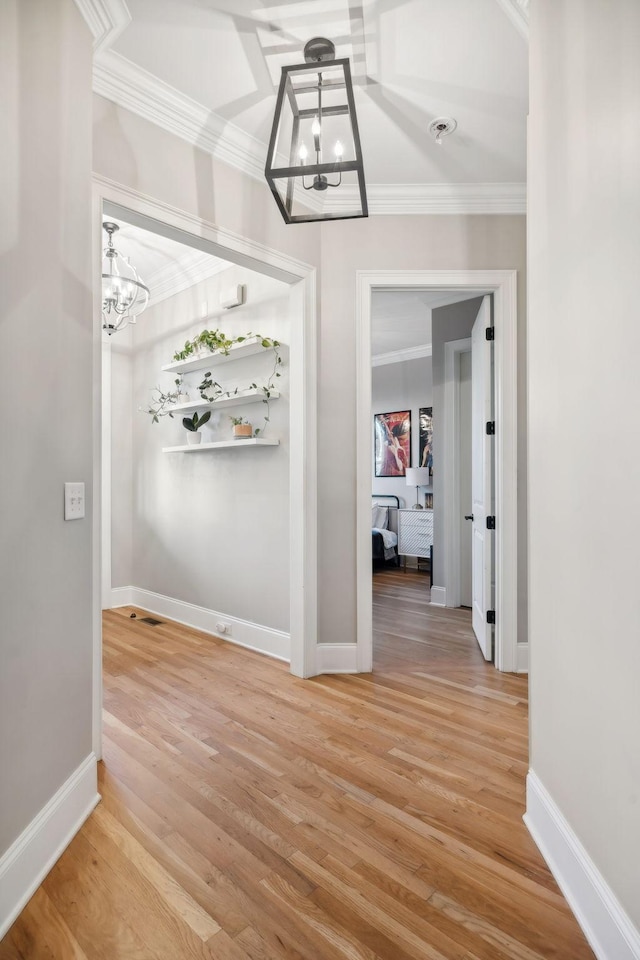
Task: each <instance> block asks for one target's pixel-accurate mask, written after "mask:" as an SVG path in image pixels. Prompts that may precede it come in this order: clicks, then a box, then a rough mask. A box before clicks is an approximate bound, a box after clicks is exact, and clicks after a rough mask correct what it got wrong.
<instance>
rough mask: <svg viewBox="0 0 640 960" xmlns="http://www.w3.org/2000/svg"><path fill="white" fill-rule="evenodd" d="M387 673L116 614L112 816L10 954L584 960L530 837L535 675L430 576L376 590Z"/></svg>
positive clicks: (392, 580)
mask: <svg viewBox="0 0 640 960" xmlns="http://www.w3.org/2000/svg"><path fill="white" fill-rule="evenodd" d="M374 597H375V599H374V602H375V617H374V619H375V623H376V643H375V649H376V654H375V657H376V659H375V672H374V673H373V675H369V676H360V677H353V676H333V677H321V678H318V679H315V680H312V681H302V680H298V679H295V678H293V677H291V676H290V674H289V673H288V669H287V667H286V666H285V665H284V664H281V663H277V662H275V661H272V660H268V659H267V658H265V657H261V656H259V655H256V654H253V653H250V652H247V651H244V650H242V649H240V648H237V647H233V646H231V645H230V644H226V643H224V642H222V641H218V640H216V639H213V638H211V637H208V636H205V635H204V634H201V633H199V632H198V631H196V630H190V629H187V628H185V627H180V626H177V625H175V624H172V623H169V622H167V623H164V624H163V625H162V626H157V627H151V626H147V625H145V624H142V623H140V622H137V621H135V620H130V619H129V616H128V614H129V612H130V611H129V609H128V608H124V609H121V610H114V611H110V612H108V613H107V614H105V618H104V623H105V684H106V686H105V761H104V764H101V771H100V791H101V793H102V797H103V801H102V803H101V804H100V805H99V806H98V808H97V809H96V811H95V813H94V814H93V815H92V816H91V817H90V819H89V821H88V822H87V823H86V825H85V826H84V827H83V829H82V830H81V831H80V833H79V834H78V836H77V837H76V838H75V839H74V841H73V842H72V843H71V845H70V847H69V848H68V850H67V851H66V852H65V853H64V854H63V856H62V857H61V859H60V860H59V861H58V863H57V865H56V866H55V867H54V869H53V870H52V871H51V873H50V874H49V876H48V877H47V879H46V880H45V882H44V884H43V885H42V887H41V888H40V890H39V891H38V892H37V893H36V895H35V896H34V897H33V898H32V900H31V902H30V903H29V905H28V906H27V907H26V909H25V910H24V911H23V913H22V915H21V916H20V918H19V919H18V921H17V922H16V923H15V924H14V926H13V928H12V929H11V931H10V932H9V934H8V935H7V936H6V937H5V939H4V940H3V942H2V944H0V960H45V958H46V960H119V958H122V960H191V958H198V960H206V958H215V960H285V958H286V960H343V958H349V960H375V958H381V960H408V958H413V960H507V958H508V960H540V958H543V960H550V958H557V960H582V958H591V957H592V956H593V955H592V953H591V951H590V950H589V948H588V947H587V945H586V943H585V941H584V938H583V936H582V934H581V932H580V930H579V928H578V926H577V924H576V922H575V920H574V919H573V917H572V915H571V913H570V912H569V910H568V908H567V906H566V904H565V901H564V900H563V898H562V896H561V895H560V893H559V891H558V889H557V887H556V885H555V883H554V881H553V879H552V878H551V876H550V874H549V872H548V870H547V869H546V867H545V865H544V863H543V861H542V858H541V857H540V855H539V854H538V852H537V850H536V848H535V846H534V844H533V842H532V840H531V839H530V837H529V835H528V833H527V831H526V829H525V827H524V825H523V824H522V820H521V817H522V813H523V810H524V777H525V773H526V769H527V684H526V679H525V678H523V677H516V676H512V675H509V676H505V675H501V674H498V673H496V672H495V671H494V670H493V668H492V667H491V666H487V665H486V664H485V663H484V662H483V661H482V658H481V655H480V652H479V651H478V649H477V646H476V644H475V642H474V640H473V638H472V635H471V631H470V625H469V615H468V613H467V612H465V611H444V610H438V609H436V608H431V607H429V606H428V603H427V599H428V578H427V577H425V576H424V575H421V574H412V573H410V572H407V573H401V572H386V571H384V572H381V573H379V574H376V576H375V578H374Z"/></svg>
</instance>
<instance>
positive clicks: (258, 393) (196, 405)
mask: <svg viewBox="0 0 640 960" xmlns="http://www.w3.org/2000/svg"><path fill="white" fill-rule="evenodd" d="M279 396H280V394H279V393H278V391H277V390H272V391H271V397H270V399H271V400H277V399H278V397H279ZM260 400H266V397H265V395H264V393H263V391H262V390H254V389H249V390H238V392H237V393H234V394H233V396H231V397H223V398H222V399H220V400H189V401H188V402H187V403H176V404H175V406H173V407H171V413H173V414H176V413H182V412H185V413H186V411H187V410H213V409H214V408H215V407H239V406H240V405H241V404H244V403H258V402H259V401H260Z"/></svg>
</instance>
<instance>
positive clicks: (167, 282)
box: [146, 252, 233, 307]
mask: <svg viewBox="0 0 640 960" xmlns="http://www.w3.org/2000/svg"><path fill="white" fill-rule="evenodd" d="M232 266H233V264H232V263H227V262H226V261H225V260H217V259H215V258H213V257H211V256H210V255H209V254H208V253H200V252H197V253H195V254H194V256H192V257H190V258H189V260H188V261H187V262H182V263H173V264H171V266H169V267H162V268H161V269H160V270H156V271H155V273H153V274H151V276H150V277H147V279H146V284H147V286H148V287H149V290H150V291H151V294H150V298H149V300H150V303H149V306H152V307H153V306H155V304H157V303H160V301H161V300H167V299H168V298H169V297H173V296H174V295H175V294H176V293H182V291H183V290H188V289H189V288H190V287H193V286H195V284H196V283H200V282H201V281H203V280H209V279H210V278H211V277H215V275H216V274H218V273H222V272H223V270H228V269H229V268H230V267H232Z"/></svg>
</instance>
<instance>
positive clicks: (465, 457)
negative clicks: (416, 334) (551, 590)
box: [458, 350, 473, 607]
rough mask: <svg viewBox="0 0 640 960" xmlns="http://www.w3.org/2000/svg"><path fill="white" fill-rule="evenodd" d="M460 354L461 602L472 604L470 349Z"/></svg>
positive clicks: (459, 503) (459, 507)
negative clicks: (466, 519) (469, 517)
mask: <svg viewBox="0 0 640 960" xmlns="http://www.w3.org/2000/svg"><path fill="white" fill-rule="evenodd" d="M459 357H460V380H459V383H458V388H459V394H458V401H459V402H458V412H459V414H460V422H459V430H458V463H459V466H460V468H459V471H458V480H459V491H458V493H459V496H458V510H459V512H460V523H459V529H460V597H459V600H460V605H461V606H462V607H471V606H472V605H473V579H472V576H471V571H472V569H473V565H472V563H471V524H470V523H467V522H466V521H465V520H463V519H462V518H463V517H465V516H466V515H467V514H469V513H471V511H472V509H473V508H472V506H471V497H472V493H471V489H472V488H471V410H472V409H473V404H472V397H471V350H465V352H464V353H460V354H459Z"/></svg>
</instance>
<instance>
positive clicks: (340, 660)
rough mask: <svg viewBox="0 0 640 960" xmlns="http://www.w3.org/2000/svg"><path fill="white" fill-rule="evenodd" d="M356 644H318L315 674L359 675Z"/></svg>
mask: <svg viewBox="0 0 640 960" xmlns="http://www.w3.org/2000/svg"><path fill="white" fill-rule="evenodd" d="M357 651H358V644H357V643H319V644H318V645H317V647H316V673H359V670H358V653H357Z"/></svg>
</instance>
